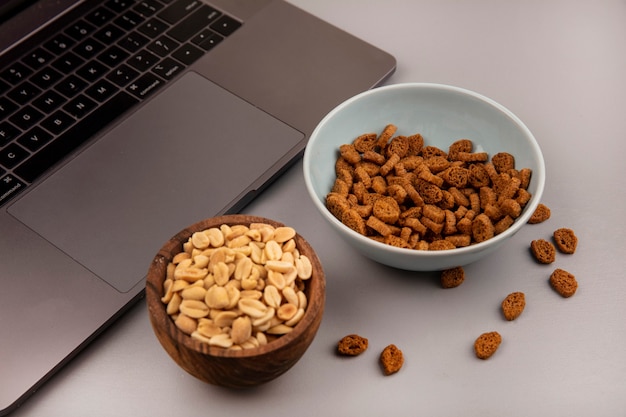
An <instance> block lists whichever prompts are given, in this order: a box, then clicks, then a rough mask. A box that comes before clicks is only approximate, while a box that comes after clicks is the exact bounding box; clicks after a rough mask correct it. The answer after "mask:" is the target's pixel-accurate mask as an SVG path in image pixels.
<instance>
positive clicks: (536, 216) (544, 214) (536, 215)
mask: <svg viewBox="0 0 626 417" xmlns="http://www.w3.org/2000/svg"><path fill="white" fill-rule="evenodd" d="M550 215H551V212H550V208H549V207H548V206H546V205H545V204H542V203H539V205H538V206H537V208H536V209H535V211H534V212H533V215H532V216H530V219H528V223H530V224H537V223H542V222H545V221H546V220H548V219H549V218H550Z"/></svg>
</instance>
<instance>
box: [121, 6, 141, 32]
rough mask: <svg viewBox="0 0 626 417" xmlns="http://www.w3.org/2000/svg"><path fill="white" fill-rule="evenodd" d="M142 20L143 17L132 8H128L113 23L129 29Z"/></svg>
mask: <svg viewBox="0 0 626 417" xmlns="http://www.w3.org/2000/svg"><path fill="white" fill-rule="evenodd" d="M143 21H144V18H143V17H141V16H139V15H138V14H137V13H135V12H133V11H132V10H129V11H128V12H126V13H124V14H123V15H121V16H120V17H118V18H117V19H115V24H116V25H118V26H120V27H121V28H122V29H125V30H127V31H130V30H133V29H135V28H136V27H137V26H139V25H140V24H141V23H142V22H143Z"/></svg>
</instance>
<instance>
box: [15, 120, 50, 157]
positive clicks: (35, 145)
mask: <svg viewBox="0 0 626 417" xmlns="http://www.w3.org/2000/svg"><path fill="white" fill-rule="evenodd" d="M50 139H52V135H51V134H50V133H48V132H46V131H45V130H43V129H42V128H40V127H39V126H35V127H34V128H32V129H31V130H30V131H28V132H26V133H25V134H23V135H22V136H21V137H20V138H19V139H18V140H17V142H18V143H19V144H20V145H22V146H23V147H25V148H26V149H28V150H29V151H31V152H35V151H36V150H38V149H39V148H41V147H42V146H43V145H45V144H46V143H48V142H50Z"/></svg>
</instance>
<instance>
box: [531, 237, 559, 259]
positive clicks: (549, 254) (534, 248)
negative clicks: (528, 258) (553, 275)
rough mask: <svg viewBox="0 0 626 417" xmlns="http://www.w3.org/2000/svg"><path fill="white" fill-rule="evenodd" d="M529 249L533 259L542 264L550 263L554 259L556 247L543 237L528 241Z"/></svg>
mask: <svg viewBox="0 0 626 417" xmlns="http://www.w3.org/2000/svg"><path fill="white" fill-rule="evenodd" d="M530 251H531V252H532V254H533V256H534V257H535V259H536V260H537V261H538V262H539V263H542V264H551V263H552V262H554V260H555V259H556V248H555V247H554V245H553V244H552V243H550V242H548V241H547V240H545V239H537V240H533V241H532V242H530Z"/></svg>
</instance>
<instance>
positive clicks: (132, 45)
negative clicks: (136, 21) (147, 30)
mask: <svg viewBox="0 0 626 417" xmlns="http://www.w3.org/2000/svg"><path fill="white" fill-rule="evenodd" d="M148 42H150V39H148V38H146V37H145V36H143V35H142V34H140V33H137V32H133V33H130V34H128V35H126V36H125V37H124V38H122V40H120V41H119V42H118V43H117V44H118V45H119V46H121V47H122V48H124V49H126V50H127V51H128V52H131V53H132V52H137V51H138V50H139V49H141V47H142V46H144V45H146V44H147V43H148Z"/></svg>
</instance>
